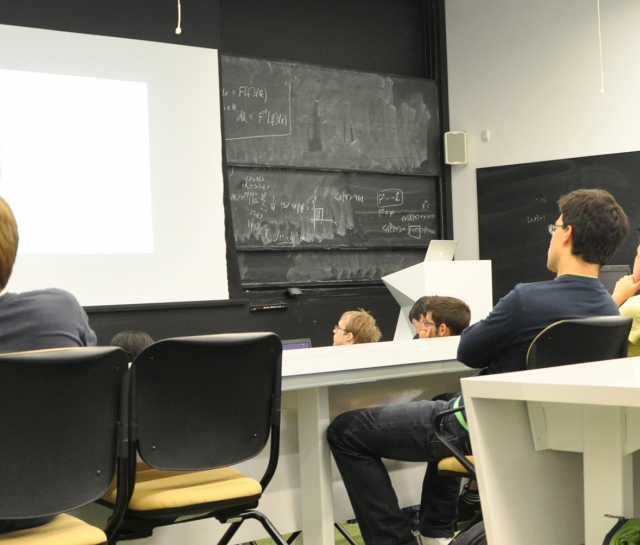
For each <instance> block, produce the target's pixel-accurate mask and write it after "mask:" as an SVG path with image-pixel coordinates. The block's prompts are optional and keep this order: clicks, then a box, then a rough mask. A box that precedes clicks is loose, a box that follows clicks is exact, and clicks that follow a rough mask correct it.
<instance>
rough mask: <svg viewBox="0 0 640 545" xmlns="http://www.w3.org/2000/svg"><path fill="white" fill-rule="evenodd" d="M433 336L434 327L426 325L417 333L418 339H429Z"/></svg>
mask: <svg viewBox="0 0 640 545" xmlns="http://www.w3.org/2000/svg"><path fill="white" fill-rule="evenodd" d="M433 337H435V328H433V327H428V328H427V329H423V330H422V331H420V333H418V338H419V339H431V338H433Z"/></svg>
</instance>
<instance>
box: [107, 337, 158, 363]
mask: <svg viewBox="0 0 640 545" xmlns="http://www.w3.org/2000/svg"><path fill="white" fill-rule="evenodd" d="M110 344H111V346H119V347H120V348H122V349H123V350H124V351H125V352H126V353H127V356H128V357H129V361H133V360H134V359H135V357H136V356H137V355H138V354H139V353H140V352H142V351H143V350H144V349H145V348H146V347H147V346H150V345H152V344H153V339H152V338H151V337H150V336H149V334H148V333H145V332H144V331H121V332H120V333H116V335H114V337H113V339H111V343H110Z"/></svg>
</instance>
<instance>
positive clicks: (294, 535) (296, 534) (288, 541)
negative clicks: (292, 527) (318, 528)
mask: <svg viewBox="0 0 640 545" xmlns="http://www.w3.org/2000/svg"><path fill="white" fill-rule="evenodd" d="M301 533H302V532H301V531H300V530H298V531H297V532H293V534H291V535H290V536H289V537H288V538H287V543H288V544H289V545H291V544H292V543H293V542H294V541H295V540H296V538H297V537H298V536H299V535H300V534H301Z"/></svg>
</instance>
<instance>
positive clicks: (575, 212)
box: [327, 189, 629, 545]
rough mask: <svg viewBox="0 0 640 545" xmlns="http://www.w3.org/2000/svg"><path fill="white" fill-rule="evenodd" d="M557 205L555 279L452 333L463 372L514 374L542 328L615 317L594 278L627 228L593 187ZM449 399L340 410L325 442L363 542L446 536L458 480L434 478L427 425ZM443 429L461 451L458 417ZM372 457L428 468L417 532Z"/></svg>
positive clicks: (465, 444)
mask: <svg viewBox="0 0 640 545" xmlns="http://www.w3.org/2000/svg"><path fill="white" fill-rule="evenodd" d="M558 207H559V210H560V216H559V217H558V219H557V220H556V221H555V222H554V223H553V224H552V225H549V233H550V235H551V241H550V243H549V251H548V254H547V266H548V268H549V269H550V270H551V271H553V272H555V273H556V274H557V277H556V279H555V280H552V281H549V282H537V283H532V284H519V285H518V286H516V287H515V288H514V290H513V291H511V292H510V293H509V294H508V295H506V296H505V297H503V298H502V299H501V300H500V301H499V302H498V304H497V305H496V306H495V308H494V309H493V310H492V311H491V313H490V314H489V315H488V316H487V317H486V318H485V319H484V320H480V321H479V322H477V323H475V324H474V325H472V326H470V327H468V328H467V329H465V330H464V331H463V332H462V335H461V337H460V345H459V348H458V360H460V361H461V362H463V363H465V364H466V365H468V366H469V367H473V368H476V369H481V370H482V371H481V373H485V374H490V373H506V372H510V371H519V370H523V369H525V360H526V353H527V349H528V347H529V345H530V344H531V341H532V340H533V339H534V337H535V336H536V335H537V334H538V333H539V332H540V331H542V330H543V329H544V328H545V327H546V326H548V325H550V324H551V323H553V322H556V321H558V320H563V319H568V318H580V317H587V316H608V315H616V314H619V311H618V305H617V304H616V303H615V302H614V301H613V299H612V298H611V296H610V295H609V293H608V292H607V291H606V290H605V289H604V287H603V286H602V284H601V283H600V281H599V280H598V278H597V277H598V272H599V270H600V267H601V266H602V265H605V264H606V263H607V261H609V259H610V258H611V256H613V254H614V253H615V252H616V250H617V249H618V248H619V247H620V245H621V244H622V242H623V241H624V239H625V237H626V236H627V233H628V232H629V222H628V220H627V217H626V215H625V213H624V211H623V210H622V208H621V207H620V206H619V205H618V203H617V202H616V201H615V199H614V198H613V196H612V195H610V194H609V193H608V192H606V191H603V190H599V189H590V190H578V191H573V192H572V193H569V194H567V195H564V196H563V197H561V198H560V200H559V201H558ZM458 397H459V396H455V397H454V399H452V400H450V401H446V400H434V401H416V402H410V403H402V404H396V405H388V406H384V407H372V408H366V409H359V410H355V411H349V412H347V413H344V414H341V415H339V416H338V417H337V418H336V419H335V420H334V421H333V422H332V423H331V424H330V426H329V429H328V430H327V439H328V441H329V445H330V446H331V451H332V453H333V456H334V459H335V461H336V464H337V466H338V469H339V470H340V473H341V475H342V479H343V481H344V484H345V486H346V488H347V492H348V494H349V498H350V500H351V505H352V507H353V510H354V512H355V515H356V518H357V519H358V522H359V524H360V529H361V532H362V536H363V538H364V541H365V543H366V545H415V544H416V541H417V542H418V543H419V544H422V545H445V544H447V543H449V541H450V540H451V538H452V537H453V535H454V531H455V525H456V521H457V501H458V493H459V481H457V480H456V479H454V478H451V477H440V476H438V474H437V470H436V469H437V461H438V460H440V459H441V458H443V457H446V456H447V455H448V451H447V450H446V449H445V448H444V447H443V446H442V445H441V444H440V442H439V441H438V440H437V438H436V437H435V435H434V434H433V430H432V420H433V417H434V416H435V415H436V414H438V413H439V412H441V411H443V410H446V409H449V408H451V407H453V406H454V404H455V403H456V401H457V399H458ZM444 431H445V433H446V435H447V436H448V438H449V439H450V440H451V442H452V443H454V444H455V445H456V446H458V447H459V448H460V450H462V451H463V452H466V453H470V452H471V449H470V443H469V433H468V430H467V427H466V422H464V418H462V419H458V418H457V417H456V416H455V415H451V416H450V417H448V418H447V419H445V421H444ZM381 458H388V459H392V460H403V461H414V462H417V461H423V462H429V464H428V466H427V471H426V474H425V479H424V482H423V488H422V499H421V507H420V527H419V531H418V532H415V531H413V529H412V527H411V522H410V519H409V517H408V516H407V515H406V514H405V513H404V512H403V511H402V509H400V507H399V505H398V500H397V497H396V494H395V492H394V491H393V487H392V486H391V481H390V479H389V475H388V473H387V471H386V469H385V467H384V465H383V463H382V460H381Z"/></svg>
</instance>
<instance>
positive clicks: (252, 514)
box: [242, 511, 288, 545]
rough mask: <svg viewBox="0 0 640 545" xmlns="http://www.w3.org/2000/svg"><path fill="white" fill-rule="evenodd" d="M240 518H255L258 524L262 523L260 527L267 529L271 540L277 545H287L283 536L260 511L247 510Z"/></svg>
mask: <svg viewBox="0 0 640 545" xmlns="http://www.w3.org/2000/svg"><path fill="white" fill-rule="evenodd" d="M242 518H243V519H245V518H252V519H255V520H257V521H258V522H259V523H260V524H262V527H263V528H264V529H265V530H266V531H267V533H268V534H269V536H270V537H271V539H273V541H275V542H276V543H277V544H278V545H288V543H287V542H286V541H285V540H284V538H283V537H282V536H281V535H280V534H279V533H278V530H276V528H275V526H274V525H273V524H271V521H270V520H269V519H268V518H267V517H266V516H265V515H263V514H262V513H260V511H247V512H246V513H243V514H242Z"/></svg>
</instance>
